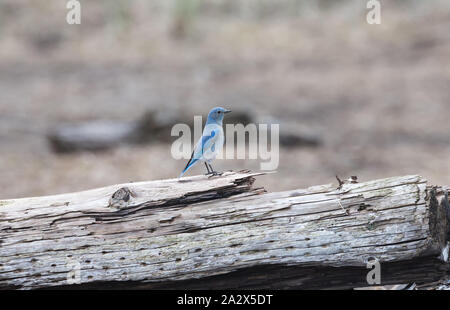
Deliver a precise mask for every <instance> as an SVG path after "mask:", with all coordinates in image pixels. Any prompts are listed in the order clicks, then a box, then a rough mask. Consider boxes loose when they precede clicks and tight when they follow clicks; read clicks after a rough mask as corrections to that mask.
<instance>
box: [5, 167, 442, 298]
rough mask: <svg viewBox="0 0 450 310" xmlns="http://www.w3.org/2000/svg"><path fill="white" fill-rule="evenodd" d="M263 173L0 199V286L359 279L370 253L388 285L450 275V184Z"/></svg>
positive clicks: (291, 283) (238, 284) (336, 284)
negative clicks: (308, 181)
mask: <svg viewBox="0 0 450 310" xmlns="http://www.w3.org/2000/svg"><path fill="white" fill-rule="evenodd" d="M256 175H258V174H257V173H249V172H239V173H233V172H227V173H225V174H224V175H223V176H221V177H213V178H208V177H206V176H195V177H189V178H183V179H181V180H178V179H171V180H162V181H153V182H140V183H130V184H123V185H114V186H110V187H106V188H100V189H95V190H90V191H86V192H80V193H72V194H65V195H57V196H49V197H39V198H25V199H17V200H3V201H0V231H1V235H0V287H1V288H21V289H33V288H48V287H67V285H69V286H70V287H74V285H73V284H74V283H79V284H78V286H76V287H83V288H98V287H107V288H276V289H283V288H352V287H355V286H367V282H366V274H367V272H368V269H366V263H367V261H368V260H370V259H373V258H376V259H378V260H379V261H380V263H381V268H382V269H381V273H382V274H381V276H382V284H383V285H385V284H397V283H406V282H408V281H414V282H420V281H434V280H436V279H439V278H442V277H443V276H445V275H446V274H448V270H449V269H448V266H449V264H448V263H447V262H448V247H449V243H448V240H449V227H450V225H449V219H448V217H449V214H450V210H449V207H448V205H449V204H448V195H447V191H446V189H444V188H441V187H433V188H432V187H430V186H428V184H427V181H426V180H424V179H423V178H421V177H419V176H403V177H396V178H389V179H383V180H375V181H370V182H365V183H356V184H352V183H345V184H341V186H339V187H338V188H337V186H336V185H332V184H329V185H322V186H313V187H310V188H307V189H298V190H292V191H286V192H278V193H265V192H264V190H263V189H262V188H253V187H252V183H253V181H254V177H255V176H256ZM446 251H447V256H446V254H445V253H446ZM439 256H440V257H441V258H440V259H438V257H439ZM445 261H447V262H445ZM318 275H320V276H318Z"/></svg>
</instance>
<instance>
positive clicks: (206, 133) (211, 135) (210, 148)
mask: <svg viewBox="0 0 450 310" xmlns="http://www.w3.org/2000/svg"><path fill="white" fill-rule="evenodd" d="M229 112H231V111H230V110H227V109H224V108H220V107H218V108H214V109H212V110H211V111H209V114H208V119H207V120H206V124H205V128H204V129H203V133H202V137H201V138H200V139H199V140H198V142H197V144H196V145H195V148H194V151H193V152H192V155H191V158H190V159H189V161H188V163H187V164H186V167H184V169H183V171H182V172H181V174H180V176H179V177H180V178H181V177H182V176H183V174H185V173H186V171H188V170H189V169H190V168H191V167H192V166H194V165H195V164H196V163H198V162H199V161H200V162H204V163H205V166H206V170H207V171H208V172H207V173H206V175H209V174H211V175H220V174H221V173H219V172H217V171H214V169H213V167H212V166H211V161H213V160H214V159H215V158H216V156H217V154H218V153H219V152H220V151H221V150H222V148H223V142H224V134H223V128H222V121H223V117H224V116H225V114H226V113H229Z"/></svg>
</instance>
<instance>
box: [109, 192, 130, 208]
mask: <svg viewBox="0 0 450 310" xmlns="http://www.w3.org/2000/svg"><path fill="white" fill-rule="evenodd" d="M130 196H131V197H136V193H134V192H133V191H131V190H130V189H129V188H128V187H122V188H119V189H118V190H117V191H116V192H115V193H114V194H113V195H112V196H111V198H110V199H109V205H108V207H109V208H117V209H122V208H125V207H128V205H129V204H130Z"/></svg>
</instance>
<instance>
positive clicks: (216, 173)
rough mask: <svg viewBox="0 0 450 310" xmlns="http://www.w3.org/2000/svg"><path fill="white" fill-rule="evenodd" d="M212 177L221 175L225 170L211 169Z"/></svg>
mask: <svg viewBox="0 0 450 310" xmlns="http://www.w3.org/2000/svg"><path fill="white" fill-rule="evenodd" d="M210 174H211V175H210V176H209V177H210V178H212V177H215V176H220V175H222V174H223V172H217V171H211V172H210Z"/></svg>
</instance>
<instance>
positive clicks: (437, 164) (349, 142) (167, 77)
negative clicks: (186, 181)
mask: <svg viewBox="0 0 450 310" xmlns="http://www.w3.org/2000/svg"><path fill="white" fill-rule="evenodd" d="M188 2H192V3H193V5H192V7H191V8H188V9H186V8H184V7H181V8H180V3H179V2H176V1H163V0H158V1H144V0H142V1H119V0H115V1H112V0H108V1H107V0H104V1H95V2H94V3H90V2H82V23H81V25H68V24H67V23H66V20H65V14H66V12H67V10H66V8H65V3H64V1H62V2H61V1H54V0H51V1H48V0H46V1H32V0H21V1H17V0H3V1H2V2H0V143H1V149H0V174H1V178H0V198H2V199H6V198H18V197H25V196H35V195H47V194H56V193H62V192H69V191H78V190H83V189H89V188H92V187H98V186H105V185H109V184H114V183H122V182H128V181H141V180H154V179H160V178H173V177H177V176H178V175H179V172H180V171H181V169H182V168H183V167H184V165H185V161H177V160H175V159H172V157H171V155H170V144H162V143H161V144H150V145H146V146H140V147H138V146H123V147H120V148H117V149H113V150H109V151H106V152H98V153H90V152H82V153H74V154H68V155H59V154H55V153H53V152H52V151H51V149H50V148H49V145H48V143H47V140H46V134H47V132H48V130H50V129H51V128H53V127H54V126H56V125H58V124H61V123H66V122H70V123H75V122H79V121H84V120H94V119H112V120H117V121H121V120H131V119H136V118H139V116H140V115H142V114H143V113H144V112H145V111H146V110H147V109H154V110H173V111H176V113H180V114H182V115H183V116H184V117H186V118H189V119H192V118H193V116H194V115H205V114H206V113H207V111H208V110H209V109H210V108H211V107H214V106H223V107H226V108H229V109H231V110H246V111H250V112H251V113H254V114H255V115H257V116H259V117H261V118H265V117H267V118H269V117H270V118H272V119H276V120H277V121H278V122H279V123H280V127H282V126H283V125H288V124H289V126H297V128H298V130H303V129H304V128H307V129H308V130H310V131H313V132H315V133H316V134H317V135H318V136H319V137H320V138H321V139H322V140H323V144H322V145H321V146H320V147H314V148H313V147H311V148H281V149H280V165H279V167H278V169H277V173H276V174H270V175H267V176H264V177H261V178H259V179H258V181H257V182H258V183H257V184H258V185H260V186H264V187H265V188H266V189H268V190H269V191H277V190H285V189H294V188H299V187H307V186H310V185H316V184H323V183H330V182H334V183H336V180H335V175H336V174H338V175H339V176H341V177H348V176H350V175H357V176H358V177H359V179H360V180H368V179H373V178H382V177H389V176H395V175H403V174H420V175H422V176H424V177H426V178H427V179H429V180H430V181H431V183H433V184H439V185H450V160H449V157H448V155H449V154H450V121H449V116H450V31H449V29H450V2H449V1H444V0H442V1H441V0H432V1H413V0H407V1H406V0H405V1H389V2H388V1H383V2H382V19H381V24H380V25H369V24H367V22H366V19H365V15H366V13H367V9H366V7H365V4H366V2H365V1H360V0H358V1H325V0H322V1H315V2H308V4H305V3H303V2H302V1H294V0H282V1H275V0H273V1H269V0H265V1H225V0H216V1H209V2H202V1H195V0H190V1H188ZM197 2H198V3H197ZM177 3H178V4H177ZM168 135H170V132H168ZM215 167H217V168H218V170H229V169H233V170H237V169H243V168H249V169H252V170H258V169H259V162H258V161H255V160H225V161H218V162H217V163H216V164H215ZM203 170H204V167H203V166H199V167H195V168H193V169H192V170H191V174H198V173H203V172H204V171H203Z"/></svg>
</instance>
